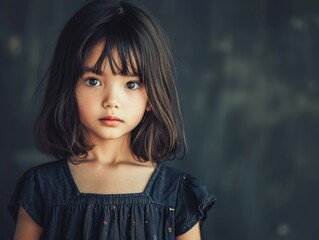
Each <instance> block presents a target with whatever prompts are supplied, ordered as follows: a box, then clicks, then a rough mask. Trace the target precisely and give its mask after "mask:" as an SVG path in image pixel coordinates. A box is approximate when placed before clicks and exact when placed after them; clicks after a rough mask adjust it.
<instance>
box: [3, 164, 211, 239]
mask: <svg viewBox="0 0 319 240" xmlns="http://www.w3.org/2000/svg"><path fill="white" fill-rule="evenodd" d="M215 200H216V199H215V197H214V196H213V195H211V194H209V193H208V191H207V188H206V187H205V186H204V185H203V184H202V183H201V182H200V181H199V180H198V179H197V178H194V177H193V176H191V175H189V174H187V173H184V172H182V171H179V170H176V169H173V168H170V167H168V166H166V165H165V164H163V163H160V164H158V165H157V167H156V169H155V171H154V173H153V175H152V176H151V178H150V180H149V182H148V184H147V187H146V189H145V191H144V192H142V193H129V194H94V193H81V192H79V190H78V188H77V186H76V184H75V182H74V179H73V177H72V175H71V172H70V169H69V167H68V164H67V160H65V159H61V160H57V161H54V162H50V163H45V164H41V165H39V166H36V167H34V168H31V169H29V170H28V171H27V172H26V173H25V174H24V175H23V176H22V177H21V178H20V180H19V181H18V183H17V186H16V189H15V191H14V193H13V195H12V198H11V201H10V203H9V211H10V213H11V214H12V216H13V218H14V219H15V220H17V215H18V210H19V207H22V208H23V209H24V210H25V211H26V212H27V213H28V214H29V215H30V217H31V218H32V219H33V220H34V221H35V222H36V223H37V224H38V225H40V226H41V227H42V228H43V233H42V236H41V239H49V240H51V239H52V240H53V239H59V240H63V239H70V240H74V239H77V240H81V239H83V240H94V239H97V240H102V239H111V240H117V239H118V240H122V239H123V240H129V239H131V240H133V239H136V240H144V239H145V240H159V239H161V240H162V239H167V240H170V239H172V240H173V239H175V237H176V236H178V235H181V234H183V233H185V232H187V231H188V230H189V229H191V228H192V226H194V225H195V224H196V223H197V222H198V221H201V222H202V221H204V220H205V218H206V216H207V211H208V210H209V209H210V208H211V207H212V205H213V204H214V202H215Z"/></svg>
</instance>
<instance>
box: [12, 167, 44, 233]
mask: <svg viewBox="0 0 319 240" xmlns="http://www.w3.org/2000/svg"><path fill="white" fill-rule="evenodd" d="M37 175H38V174H37V171H36V169H35V168H33V169H30V170H28V171H27V172H26V173H24V174H23V175H22V177H21V178H20V179H19V181H18V183H17V185H16V188H15V191H14V193H13V195H12V197H11V200H10V202H9V205H8V210H9V212H10V214H11V216H12V217H13V219H14V220H15V221H17V218H18V213H19V208H20V207H21V208H23V209H24V210H25V211H26V213H27V214H28V215H29V216H30V217H31V218H32V219H33V220H34V221H35V222H36V223H37V224H38V225H39V226H41V227H43V220H42V219H43V217H42V216H43V209H42V196H41V191H40V186H39V178H38V176H37Z"/></svg>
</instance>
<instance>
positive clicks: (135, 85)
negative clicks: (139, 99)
mask: <svg viewBox="0 0 319 240" xmlns="http://www.w3.org/2000/svg"><path fill="white" fill-rule="evenodd" d="M125 87H126V88H128V89H131V90H136V89H138V88H139V87H140V83H138V82H133V81H130V82H127V83H126V84H125Z"/></svg>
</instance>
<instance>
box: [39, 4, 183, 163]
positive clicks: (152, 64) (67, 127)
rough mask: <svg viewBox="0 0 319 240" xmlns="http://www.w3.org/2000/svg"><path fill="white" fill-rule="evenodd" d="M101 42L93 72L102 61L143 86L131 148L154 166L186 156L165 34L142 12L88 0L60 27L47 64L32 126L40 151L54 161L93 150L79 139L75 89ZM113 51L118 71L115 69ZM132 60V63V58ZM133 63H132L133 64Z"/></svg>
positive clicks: (124, 5) (171, 64)
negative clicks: (143, 108) (143, 106)
mask: <svg viewBox="0 0 319 240" xmlns="http://www.w3.org/2000/svg"><path fill="white" fill-rule="evenodd" d="M100 41H106V44H105V46H104V49H103V51H102V54H101V56H100V57H99V59H98V61H97V63H96V64H95V66H94V68H95V70H96V71H101V65H102V63H103V61H104V59H105V58H108V59H109V63H110V67H111V69H112V71H113V72H114V71H119V72H120V74H124V75H127V74H129V71H132V66H134V67H133V71H134V73H136V74H138V75H139V77H140V79H141V81H142V82H143V83H144V84H145V89H146V93H147V96H148V101H149V104H150V107H151V111H150V112H147V113H146V114H145V116H144V119H143V121H142V122H141V123H140V124H139V125H138V126H137V127H136V128H135V129H134V130H133V131H132V132H131V138H130V141H131V147H132V150H133V153H134V154H135V155H136V156H137V158H138V159H139V160H140V161H146V160H151V161H154V162H157V161H159V160H161V159H163V158H169V159H172V158H175V157H176V156H177V155H178V153H182V156H184V153H185V137H184V131H183V124H182V119H181V115H180V109H179V103H178V96H177V92H176V87H175V69H174V64H173V60H172V56H171V53H170V50H169V48H168V46H167V42H166V40H165V36H164V34H163V32H162V31H161V29H160V27H159V26H158V24H157V23H156V21H155V20H154V19H153V18H152V17H151V16H150V14H149V13H147V12H146V11H145V10H141V9H140V8H138V7H136V6H134V5H133V4H131V3H127V2H118V3H111V2H110V1H105V0H104V1H103V0H99V1H92V2H89V3H88V4H86V5H85V6H84V7H82V8H81V9H80V10H79V11H78V12H77V13H76V14H75V15H74V16H73V17H72V18H71V19H70V20H69V22H68V23H67V24H66V25H65V27H64V29H63V30H62V33H61V35H60V38H59V40H58V43H57V46H56V49H55V52H54V56H53V59H52V62H51V65H50V67H49V70H48V83H47V86H46V92H45V96H44V103H43V107H42V110H41V112H40V114H39V116H38V118H37V121H36V124H35V132H36V143H37V146H38V147H39V149H40V150H41V151H42V152H45V153H48V154H51V155H53V156H55V157H58V158H65V157H70V156H71V155H73V154H74V155H76V156H82V157H85V156H87V152H88V151H89V150H90V149H92V148H93V147H94V146H92V145H87V143H86V142H85V139H84V137H83V132H82V124H81V121H80V119H79V112H78V106H77V101H76V96H75V86H76V82H77V80H78V79H79V77H80V76H81V75H82V74H83V69H84V62H85V59H86V56H87V55H88V54H89V53H90V50H91V49H92V48H93V47H94V46H95V45H96V44H97V43H98V42H100ZM114 49H116V50H117V52H118V54H119V57H120V60H121V64H120V66H121V67H120V68H119V67H118V66H117V65H116V63H115V61H114V56H113V53H112V52H113V50H114ZM132 57H133V59H132ZM133 63H134V64H133Z"/></svg>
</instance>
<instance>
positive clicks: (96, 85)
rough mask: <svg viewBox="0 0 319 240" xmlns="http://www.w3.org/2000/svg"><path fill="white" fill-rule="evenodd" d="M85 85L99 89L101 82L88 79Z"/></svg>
mask: <svg viewBox="0 0 319 240" xmlns="http://www.w3.org/2000/svg"><path fill="white" fill-rule="evenodd" d="M85 84H86V85H88V86H90V87H98V86H101V85H102V84H101V82H100V81H99V80H97V79H95V78H90V79H87V80H85Z"/></svg>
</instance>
